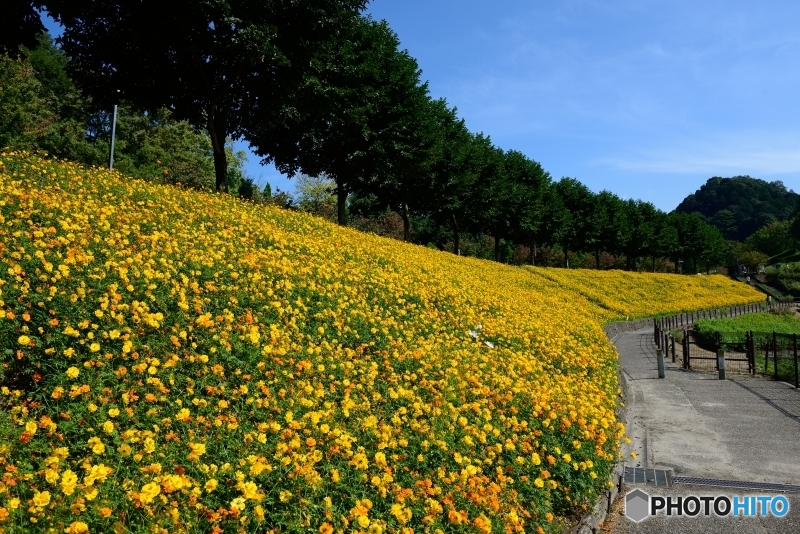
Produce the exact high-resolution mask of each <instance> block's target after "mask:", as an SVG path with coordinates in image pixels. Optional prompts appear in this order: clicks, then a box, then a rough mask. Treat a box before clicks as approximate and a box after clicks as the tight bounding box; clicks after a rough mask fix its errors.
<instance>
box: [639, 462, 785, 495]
mask: <svg viewBox="0 0 800 534" xmlns="http://www.w3.org/2000/svg"><path fill="white" fill-rule="evenodd" d="M627 471H628V468H627V467H626V468H625V472H626V473H625V474H626V477H627ZM625 481H626V482H627V478H626V479H625ZM672 482H673V483H675V484H694V485H697V486H716V487H718V488H736V489H744V490H762V491H774V492H778V493H800V486H792V485H791V484H774V483H772V482H740V481H738V480H718V479H714V478H693V477H672Z"/></svg>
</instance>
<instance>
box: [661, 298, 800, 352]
mask: <svg viewBox="0 0 800 534" xmlns="http://www.w3.org/2000/svg"><path fill="white" fill-rule="evenodd" d="M795 306H797V305H796V304H795V303H793V302H774V301H773V302H772V303H771V304H770V305H767V303H766V302H758V303H756V304H745V305H742V306H730V307H726V308H719V309H715V310H701V311H696V312H686V313H677V314H675V315H665V316H663V317H657V318H656V319H655V324H654V326H655V332H654V334H655V341H656V344H658V339H659V331H661V332H663V331H668V330H680V329H682V328H683V327H685V326H691V325H693V324H694V323H695V322H696V321H699V320H700V319H722V318H725V317H739V316H740V315H745V314H748V313H759V312H764V311H768V310H770V309H782V308H792V307H795ZM659 347H660V345H659Z"/></svg>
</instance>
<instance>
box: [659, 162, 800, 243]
mask: <svg viewBox="0 0 800 534" xmlns="http://www.w3.org/2000/svg"><path fill="white" fill-rule="evenodd" d="M797 198H798V194H797V193H795V192H794V191H792V190H791V189H786V186H785V185H783V182H766V181H764V180H759V179H758V178H751V177H749V176H734V177H733V178H719V177H714V178H709V179H708V181H707V182H706V183H705V185H703V186H702V187H701V188H700V189H698V190H697V191H695V192H694V193H693V194H691V195H689V196H688V197H686V198H685V199H683V202H681V203H680V204H679V205H678V207H677V208H675V211H677V212H681V213H697V214H699V215H700V216H702V217H703V218H704V219H705V220H706V221H707V222H708V223H709V224H712V225H714V226H716V227H717V228H719V229H720V231H721V232H722V235H724V236H725V237H726V238H727V239H735V240H737V241H743V240H744V239H746V238H747V237H748V236H750V235H752V234H753V233H754V232H755V231H756V230H758V229H759V228H762V227H764V226H765V225H767V224H769V223H771V222H775V221H785V220H788V219H790V218H791V217H792V215H793V214H794V210H795V208H796V207H797Z"/></svg>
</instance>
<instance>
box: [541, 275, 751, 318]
mask: <svg viewBox="0 0 800 534" xmlns="http://www.w3.org/2000/svg"><path fill="white" fill-rule="evenodd" d="M525 268H526V269H528V270H529V271H530V272H532V273H533V274H535V275H537V276H540V277H542V278H544V279H545V280H548V281H550V282H552V283H555V284H558V286H559V289H560V290H563V291H570V292H576V293H578V294H579V295H582V296H584V297H586V298H587V299H588V300H589V301H590V302H592V303H593V304H595V305H596V306H598V307H599V308H601V309H602V310H603V311H604V313H602V314H601V318H602V319H603V320H605V321H608V320H625V319H626V318H628V319H636V318H640V317H650V316H653V315H656V314H658V315H664V314H673V313H680V312H684V311H690V310H706V309H716V308H720V307H724V306H729V305H730V303H731V302H732V300H738V302H740V303H753V302H762V301H763V300H764V295H763V294H762V293H759V292H757V291H755V290H754V289H753V288H751V287H749V286H747V285H745V284H741V283H737V282H735V281H733V280H731V279H730V278H728V277H727V276H722V275H711V276H675V275H671V274H661V273H632V272H626V271H595V270H588V269H569V270H566V269H542V268H536V267H525Z"/></svg>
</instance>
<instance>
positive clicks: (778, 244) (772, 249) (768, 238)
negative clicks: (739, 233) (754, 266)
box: [744, 221, 795, 258]
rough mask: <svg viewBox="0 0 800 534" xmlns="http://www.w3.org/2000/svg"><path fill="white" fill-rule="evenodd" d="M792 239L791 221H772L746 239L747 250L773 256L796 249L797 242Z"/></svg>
mask: <svg viewBox="0 0 800 534" xmlns="http://www.w3.org/2000/svg"><path fill="white" fill-rule="evenodd" d="M792 241H793V240H792V239H791V237H790V222H789V221H782V222H773V223H770V224H768V225H766V226H764V227H763V228H761V229H759V230H758V231H757V232H755V233H754V234H753V235H751V236H750V237H748V238H747V239H746V240H745V242H744V245H745V248H746V249H747V250H754V251H758V252H762V253H764V254H766V255H767V256H768V257H769V258H773V257H777V256H780V255H782V254H785V253H786V252H792V251H794V250H795V244H794V243H793V242H792Z"/></svg>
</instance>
